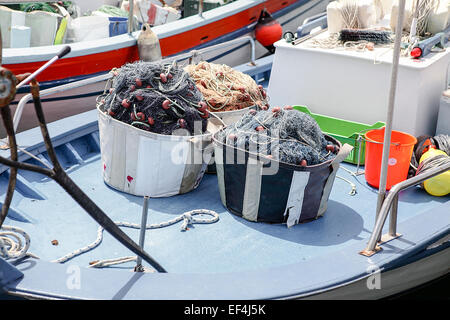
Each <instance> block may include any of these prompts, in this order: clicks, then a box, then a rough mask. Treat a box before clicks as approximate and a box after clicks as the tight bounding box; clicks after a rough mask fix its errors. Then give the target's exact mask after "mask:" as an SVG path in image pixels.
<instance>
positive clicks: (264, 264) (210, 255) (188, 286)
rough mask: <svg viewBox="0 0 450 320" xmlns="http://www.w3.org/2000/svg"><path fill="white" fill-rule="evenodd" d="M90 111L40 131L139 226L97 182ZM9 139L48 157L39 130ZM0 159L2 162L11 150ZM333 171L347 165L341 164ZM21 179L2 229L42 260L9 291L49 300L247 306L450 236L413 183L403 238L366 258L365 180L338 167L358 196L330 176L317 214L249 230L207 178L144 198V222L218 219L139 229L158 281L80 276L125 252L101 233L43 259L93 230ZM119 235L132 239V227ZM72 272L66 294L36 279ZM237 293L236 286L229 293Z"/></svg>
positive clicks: (56, 196)
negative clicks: (25, 240) (73, 281)
mask: <svg viewBox="0 0 450 320" xmlns="http://www.w3.org/2000/svg"><path fill="white" fill-rule="evenodd" d="M96 112H97V111H96V110H93V111H89V112H86V113H84V114H80V115H78V116H74V117H71V118H67V119H63V120H61V121H59V122H55V123H52V124H49V130H50V134H51V136H52V137H53V141H54V144H55V146H56V148H55V149H56V151H57V154H58V157H59V159H60V161H61V163H62V164H63V166H64V167H65V169H66V170H67V172H68V173H69V175H70V177H71V178H72V179H73V180H74V181H75V183H77V184H78V185H79V186H80V187H81V189H82V190H84V191H85V192H86V193H87V194H88V195H89V196H90V197H91V198H92V199H93V200H94V201H95V202H96V203H97V204H98V205H99V207H100V208H102V209H103V210H104V212H106V213H107V214H108V215H109V216H110V217H111V218H112V219H113V220H114V221H122V222H123V221H126V222H131V223H137V224H139V223H140V221H141V212H142V198H140V197H136V196H132V195H129V194H126V193H122V192H119V191H116V190H114V189H112V188H110V187H108V186H107V185H106V184H105V183H104V182H103V178H102V163H101V158H100V149H99V144H98V128H97V114H96ZM17 138H18V143H19V145H20V146H22V147H24V148H25V147H27V150H28V151H30V152H32V153H34V154H39V157H41V158H43V159H47V158H46V153H45V152H42V151H43V150H44V148H43V143H42V138H41V136H40V132H39V129H38V128H35V129H32V130H29V131H26V132H23V133H21V134H19V135H18V136H17ZM41 152H42V153H41ZM0 154H1V155H2V156H9V151H4V150H2V151H0ZM21 157H22V159H25V158H27V157H28V156H26V155H24V154H22V156H21ZM26 161H28V162H32V163H34V164H38V163H39V162H37V161H36V160H34V159H28V160H26ZM343 166H344V167H346V168H348V169H350V170H352V171H354V170H355V169H356V167H355V166H353V165H350V164H345V163H344V164H343ZM0 172H2V174H1V175H0V190H1V192H2V194H3V196H2V197H4V194H5V191H6V186H7V183H8V180H7V178H8V171H7V168H6V167H0ZM19 174H20V176H19V181H18V185H17V188H16V192H15V194H14V198H13V203H12V205H11V210H10V213H9V216H8V218H7V219H6V221H5V225H13V226H17V227H20V228H22V229H24V230H25V231H26V232H27V233H28V234H29V235H30V236H31V247H30V250H29V251H30V252H31V253H33V254H35V255H37V256H38V257H39V258H40V260H34V259H28V260H26V261H24V262H20V263H19V264H18V265H17V268H18V269H19V270H21V271H22V272H23V273H24V274H25V277H24V278H22V279H19V280H17V281H15V282H12V283H10V284H9V285H8V288H9V290H12V291H17V292H34V291H33V290H36V291H39V292H48V296H52V297H54V296H59V297H84V298H98V299H110V298H119V297H120V298H131V299H137V298H139V299H141V298H149V299H152V298H154V299H239V298H243V299H247V298H250V299H255V298H279V297H289V296H294V295H302V294H307V293H308V292H312V291H316V290H320V289H323V288H325V287H327V286H329V285H336V284H339V283H344V282H348V281H350V280H352V279H356V278H358V277H364V276H366V275H367V267H368V266H370V265H371V264H376V265H377V266H379V267H380V268H381V269H389V268H393V267H396V266H398V265H399V264H401V263H404V261H405V259H407V258H408V256H409V257H412V256H413V255H414V254H416V253H417V252H418V251H420V250H423V249H424V248H425V247H426V246H427V245H429V244H430V243H431V242H433V241H435V240H436V239H439V238H440V237H442V236H443V235H445V234H448V232H449V224H450V215H449V214H448V213H449V212H450V201H449V200H450V196H446V197H431V196H429V195H427V194H426V192H425V191H423V190H422V189H420V188H419V187H414V188H411V189H408V190H405V191H403V192H401V194H400V196H399V209H398V210H399V216H398V232H400V233H402V234H403V236H402V237H400V238H398V239H395V240H393V241H391V242H389V243H387V244H385V245H383V248H384V250H382V251H381V252H379V253H378V254H376V255H375V256H373V257H371V258H367V257H364V256H362V255H359V254H358V252H359V251H361V250H363V249H364V248H365V246H366V244H367V241H368V239H369V237H370V234H371V232H372V229H373V227H374V223H375V208H376V201H377V190H376V189H373V188H371V187H370V186H368V185H367V184H366V182H365V179H364V175H361V176H359V177H358V178H355V177H353V176H351V175H350V174H349V173H348V172H346V171H344V170H342V169H340V170H339V171H338V175H339V176H341V177H343V178H346V179H348V180H350V181H352V182H353V183H355V184H356V186H357V194H356V195H354V196H352V195H350V194H349V192H350V190H351V187H350V185H349V184H348V183H347V182H345V181H343V180H341V179H336V180H335V182H334V186H333V189H332V192H331V195H330V199H329V202H328V209H327V211H326V212H325V215H324V216H323V217H322V218H319V219H317V220H315V221H312V222H308V223H304V224H299V225H295V226H293V227H291V228H287V227H286V225H284V224H266V223H254V222H249V221H247V220H244V219H243V218H240V217H237V216H235V215H233V214H231V213H230V212H228V211H227V210H226V209H225V208H224V206H223V205H222V203H221V201H220V196H219V190H218V185H217V178H216V175H215V174H206V175H205V176H204V178H203V180H202V182H201V183H200V185H199V187H198V188H197V189H195V190H194V191H192V192H189V193H187V194H184V195H178V196H173V197H168V198H152V199H150V200H149V216H148V224H154V223H160V222H165V221H168V220H170V219H173V218H175V217H176V216H178V215H180V214H182V213H183V212H186V211H189V210H193V209H209V210H214V211H216V212H217V213H218V214H219V216H220V219H219V221H217V222H216V223H212V224H195V225H193V226H190V227H189V230H187V231H185V232H182V231H180V226H181V222H180V223H178V224H175V225H172V226H169V227H165V228H161V229H152V230H148V231H147V233H146V241H145V250H146V251H147V252H149V253H150V254H151V255H152V257H154V258H155V259H156V260H157V261H158V262H159V263H160V264H161V265H162V266H163V267H164V268H165V269H166V270H167V271H168V274H155V273H149V274H134V273H132V272H131V270H132V269H133V267H134V265H135V263H131V262H130V263H126V264H121V265H117V266H112V267H108V268H106V269H92V268H91V269H88V266H89V262H91V261H94V260H102V259H111V258H119V257H123V256H130V255H131V252H130V251H128V250H127V249H126V248H125V247H123V246H122V245H121V244H120V243H118V242H117V241H116V240H115V239H113V238H112V237H111V236H109V234H107V233H106V232H105V233H104V239H103V242H102V243H101V244H100V245H99V246H98V247H97V248H95V249H93V250H91V251H89V252H86V253H84V254H82V255H80V256H78V257H75V258H73V259H72V260H69V261H68V262H66V263H65V264H64V265H60V264H57V263H50V262H48V261H52V260H54V259H57V258H60V257H61V256H64V255H66V254H67V253H69V252H72V251H74V250H76V249H79V248H81V247H84V246H86V245H87V244H89V243H91V242H92V241H94V240H95V239H96V236H97V229H98V224H97V223H96V222H95V221H94V220H92V219H91V218H90V216H89V215H87V214H86V213H85V212H84V211H83V209H82V208H81V207H80V206H78V205H77V204H76V203H75V202H74V201H73V200H72V199H71V198H70V196H69V195H68V194H66V193H65V192H64V191H63V189H62V188H61V187H60V186H59V185H58V184H57V183H55V182H54V181H52V180H50V179H49V178H46V177H43V176H40V175H38V174H35V173H31V172H26V171H23V170H21V171H19ZM386 228H387V226H385V229H386ZM123 230H124V231H125V232H126V233H127V234H129V235H130V237H131V238H132V239H135V241H136V242H137V241H138V238H139V230H136V229H130V228H123ZM384 233H385V232H384ZM52 240H57V241H58V245H56V246H55V245H53V244H52ZM400 258H401V259H400ZM30 261H32V262H30ZM72 265H77V266H79V267H80V268H81V269H82V270H83V271H82V275H83V278H82V281H83V283H85V285H82V286H81V289H80V290H79V291H76V292H74V291H73V290H69V289H68V288H67V287H66V286H65V285H63V284H61V283H59V286H58V284H57V281H56V283H51V281H44V280H43V278H42V277H39V276H38V274H39V273H44V272H45V273H47V274H48V272H52V273H54V275H55V279H58V276H59V277H60V279H63V280H61V281H65V279H66V278H67V273H66V271H67V266H72ZM144 265H145V264H144ZM63 266H64V267H63ZM40 278H42V280H39V279H40ZM138 279H139V281H137V280H138ZM105 281H106V282H108V283H109V285H108V286H107V289H105V288H106V287H104V288H103V289H102V291H101V292H99V291H95V288H96V287H98V286H99V285H100V283H104V282H105ZM130 281H131V282H132V283H133V285H130ZM127 285H128V287H127ZM239 287H242V288H243V289H242V290H237V288H239ZM124 288H126V289H124ZM161 288H165V289H161ZM244 288H245V289H244ZM124 290H125V291H124ZM44 295H45V294H44Z"/></svg>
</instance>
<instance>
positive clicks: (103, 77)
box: [13, 36, 256, 131]
mask: <svg viewBox="0 0 450 320" xmlns="http://www.w3.org/2000/svg"><path fill="white" fill-rule="evenodd" d="M242 42H249V43H250V44H251V46H252V51H251V65H256V62H255V40H254V39H253V38H252V37H250V36H243V37H240V38H237V39H234V40H230V41H227V42H223V43H219V44H216V45H213V46H209V47H205V48H202V49H197V50H192V51H190V52H186V53H182V54H179V55H176V56H173V57H169V58H165V59H163V60H161V61H162V62H163V63H164V62H171V61H180V60H185V59H191V60H192V59H193V58H195V57H196V56H201V55H202V54H204V53H207V52H210V51H214V50H218V49H222V48H226V47H229V46H233V45H236V44H239V43H242ZM191 60H190V61H189V62H191ZM111 76H112V75H111V74H110V73H107V74H103V75H99V76H95V77H91V78H88V79H83V80H78V81H74V82H71V83H67V84H64V85H60V86H56V87H52V88H49V89H45V90H42V91H40V95H41V96H42V97H43V96H48V95H51V94H56V93H60V92H63V91H67V90H71V89H75V88H79V87H82V86H86V85H90V84H94V83H98V82H102V81H106V80H108V79H110V78H111ZM32 99H33V97H32V95H31V93H29V94H26V95H24V96H23V97H22V98H21V99H20V101H19V103H18V105H17V108H16V111H15V113H14V117H13V125H14V131H17V128H18V126H19V123H20V119H21V118H22V113H23V109H24V108H25V105H26V104H27V103H28V102H30V101H31V100H32Z"/></svg>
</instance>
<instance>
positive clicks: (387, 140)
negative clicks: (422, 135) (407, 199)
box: [375, 0, 405, 221]
mask: <svg viewBox="0 0 450 320" xmlns="http://www.w3.org/2000/svg"><path fill="white" fill-rule="evenodd" d="M398 7H399V9H398V19H397V26H396V29H395V42H394V53H393V58H392V72H391V87H390V90H389V104H388V111H387V117H386V118H387V119H386V128H385V131H384V143H383V157H382V161H381V173H380V187H379V189H378V202H377V213H376V218H378V215H379V213H380V209H381V205H382V204H383V201H384V198H385V196H386V180H387V171H388V160H389V149H390V146H391V133H392V120H393V116H394V103H395V91H396V89H397V76H398V64H399V59H400V44H401V38H402V29H403V20H404V16H405V0H400V1H399V5H398ZM375 221H376V220H375Z"/></svg>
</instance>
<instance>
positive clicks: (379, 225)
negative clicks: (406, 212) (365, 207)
mask: <svg viewBox="0 0 450 320" xmlns="http://www.w3.org/2000/svg"><path fill="white" fill-rule="evenodd" d="M447 170H450V162H448V163H446V164H445V165H441V166H438V167H436V168H433V169H430V170H429V171H428V172H424V173H421V174H419V175H417V176H415V177H412V178H410V179H407V180H405V181H402V182H400V183H397V184H396V185H394V186H393V187H392V188H391V190H390V191H389V193H388V195H387V196H386V198H385V199H384V201H383V204H382V205H381V209H380V212H379V214H378V217H377V219H376V222H375V226H374V229H373V231H372V234H371V236H370V239H369V242H368V244H367V247H366V249H364V250H363V251H361V252H360V254H362V255H364V256H367V257H370V256H372V255H374V254H375V253H377V252H378V251H380V250H381V248H380V247H379V246H378V245H379V244H382V243H385V242H388V241H390V240H393V239H395V238H398V237H400V236H401V235H400V234H398V233H397V211H398V195H399V193H400V191H402V190H405V189H407V188H410V187H413V186H416V185H418V184H420V183H422V182H424V181H425V180H428V179H430V178H432V177H434V176H437V175H439V174H441V173H443V172H446V171H447ZM389 212H391V215H390V219H389V231H388V233H387V234H385V235H381V232H382V229H383V226H384V223H385V222H386V218H387V216H388V214H389Z"/></svg>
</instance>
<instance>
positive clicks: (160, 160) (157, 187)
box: [98, 109, 213, 197]
mask: <svg viewBox="0 0 450 320" xmlns="http://www.w3.org/2000/svg"><path fill="white" fill-rule="evenodd" d="M98 118H99V119H98V125H99V132H100V149H101V156H102V163H103V179H104V181H105V183H106V184H108V185H109V186H111V187H113V188H114V189H117V190H120V191H123V192H126V193H130V194H133V195H137V196H150V197H168V196H173V195H176V194H182V193H186V192H189V191H191V190H193V189H195V188H196V187H197V186H198V185H199V183H200V181H201V179H202V178H203V174H204V173H205V170H206V167H207V164H208V162H209V160H210V158H211V153H212V150H213V149H212V145H211V140H212V135H211V133H205V134H203V135H198V136H174V135H162V134H157V133H153V132H148V131H144V130H141V129H137V128H135V127H133V126H131V125H129V124H126V123H124V122H121V121H118V120H116V119H114V118H112V117H111V116H109V115H107V114H105V113H103V112H102V111H101V110H99V109H98Z"/></svg>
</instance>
